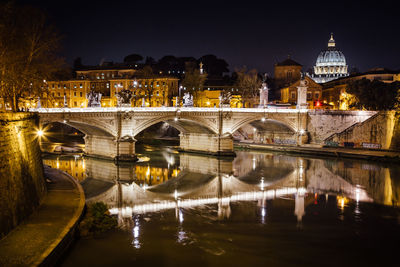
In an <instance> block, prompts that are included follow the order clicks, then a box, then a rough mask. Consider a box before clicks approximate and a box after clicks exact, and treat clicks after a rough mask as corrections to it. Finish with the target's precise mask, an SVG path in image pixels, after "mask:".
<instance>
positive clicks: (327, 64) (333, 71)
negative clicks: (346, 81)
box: [312, 34, 349, 83]
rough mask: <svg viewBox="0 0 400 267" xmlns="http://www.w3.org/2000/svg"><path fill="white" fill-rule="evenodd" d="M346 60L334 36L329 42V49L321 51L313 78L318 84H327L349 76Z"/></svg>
mask: <svg viewBox="0 0 400 267" xmlns="http://www.w3.org/2000/svg"><path fill="white" fill-rule="evenodd" d="M347 69H348V66H347V65H346V58H345V56H344V55H343V53H342V51H340V50H338V49H337V47H336V42H335V40H334V39H333V34H331V38H330V39H329V41H328V47H327V48H326V49H325V50H323V51H321V53H320V54H319V55H318V57H317V61H316V63H315V66H314V74H313V76H312V78H313V79H314V81H316V82H317V83H326V82H329V81H332V80H335V79H338V78H341V77H346V76H349V73H348V70H347Z"/></svg>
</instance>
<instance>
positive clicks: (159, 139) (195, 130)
mask: <svg viewBox="0 0 400 267" xmlns="http://www.w3.org/2000/svg"><path fill="white" fill-rule="evenodd" d="M184 134H199V135H212V134H214V132H213V131H212V130H211V129H209V128H207V127H206V126H203V125H202V124H200V123H198V122H194V121H191V120H188V119H182V118H179V119H178V118H170V119H165V120H163V121H158V122H155V123H154V124H152V125H150V126H148V127H146V128H145V129H143V130H142V131H140V132H139V133H138V134H136V135H135V136H134V138H135V139H136V140H137V142H136V151H137V153H140V152H141V151H143V149H146V147H148V146H149V145H150V146H159V145H166V146H175V147H178V146H179V145H180V140H181V139H180V137H181V136H182V135H184ZM147 151H148V149H147Z"/></svg>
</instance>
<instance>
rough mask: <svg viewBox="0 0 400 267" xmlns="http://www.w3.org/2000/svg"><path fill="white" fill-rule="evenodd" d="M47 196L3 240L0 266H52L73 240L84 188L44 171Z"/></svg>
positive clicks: (57, 172) (62, 175) (59, 173)
mask: <svg viewBox="0 0 400 267" xmlns="http://www.w3.org/2000/svg"><path fill="white" fill-rule="evenodd" d="M45 177H46V179H47V191H48V192H47V195H46V196H45V198H44V199H43V203H42V204H41V205H40V206H39V208H38V210H37V211H36V212H34V213H33V214H32V215H31V216H30V217H29V218H28V219H27V220H26V221H25V222H23V223H22V224H20V225H19V226H17V227H16V228H15V229H13V230H12V231H11V232H10V233H9V234H8V235H6V236H5V237H4V238H3V239H1V240H0V266H37V265H42V266H51V265H54V264H55V261H57V259H58V258H59V256H60V255H61V254H62V252H63V251H64V250H65V249H66V248H67V247H68V244H69V243H70V242H71V241H72V240H73V237H74V232H75V228H76V226H77V223H78V221H79V218H80V217H81V215H82V213H83V210H84V206H85V195H84V192H83V190H82V187H81V186H80V184H79V183H78V182H76V181H75V180H74V179H73V178H72V177H71V176H69V175H68V174H66V173H64V172H62V171H60V170H57V169H52V168H49V167H45Z"/></svg>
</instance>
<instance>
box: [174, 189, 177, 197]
mask: <svg viewBox="0 0 400 267" xmlns="http://www.w3.org/2000/svg"><path fill="white" fill-rule="evenodd" d="M174 198H175V199H178V191H177V190H176V189H175V191H174Z"/></svg>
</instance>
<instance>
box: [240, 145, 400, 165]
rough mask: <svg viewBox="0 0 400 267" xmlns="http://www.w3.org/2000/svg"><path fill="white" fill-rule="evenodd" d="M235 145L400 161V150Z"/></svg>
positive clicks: (321, 154) (339, 156) (329, 155)
mask: <svg viewBox="0 0 400 267" xmlns="http://www.w3.org/2000/svg"><path fill="white" fill-rule="evenodd" d="M234 145H235V147H238V148H241V149H256V150H264V151H266V150H269V151H280V152H285V153H298V154H307V155H316V156H327V157H338V158H353V159H365V160H379V161H391V162H400V151H391V150H377V149H376V150H375V149H362V148H345V147H321V146H313V145H307V144H306V145H303V146H290V145H271V144H257V143H245V142H237V143H235V144H234Z"/></svg>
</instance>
